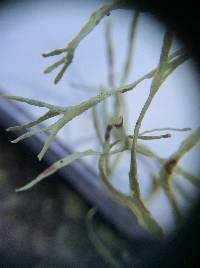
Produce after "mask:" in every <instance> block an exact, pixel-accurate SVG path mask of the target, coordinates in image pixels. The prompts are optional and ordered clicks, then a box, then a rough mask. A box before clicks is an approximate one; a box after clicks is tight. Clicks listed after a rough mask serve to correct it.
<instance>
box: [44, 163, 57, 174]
mask: <svg viewBox="0 0 200 268" xmlns="http://www.w3.org/2000/svg"><path fill="white" fill-rule="evenodd" d="M55 171H56V166H55V165H52V166H50V167H49V168H47V169H46V170H45V171H44V172H42V175H44V176H46V175H48V174H50V173H53V172H55Z"/></svg>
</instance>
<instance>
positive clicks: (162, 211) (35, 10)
mask: <svg viewBox="0 0 200 268" xmlns="http://www.w3.org/2000/svg"><path fill="white" fill-rule="evenodd" d="M102 3H103V2H102V1H87V2H84V3H83V1H62V0H58V1H27V2H26V1H18V2H17V3H15V4H10V5H8V6H7V7H5V8H4V9H3V10H2V11H1V15H0V34H1V42H0V54H1V64H0V84H1V86H3V87H4V88H5V89H6V90H7V91H8V93H9V94H12V95H21V96H26V97H30V98H37V99H41V100H44V101H46V102H49V103H52V104H56V105H75V104H78V103H79V102H81V101H83V100H86V99H88V98H89V97H91V96H94V95H96V94H97V92H98V88H99V86H100V85H102V84H103V85H106V81H107V71H108V67H107V59H106V45H105V22H106V21H107V20H112V24H113V40H114V52H115V76H116V77H120V75H121V71H122V69H123V66H124V61H125V57H126V50H127V48H128V43H127V41H128V31H129V26H130V22H131V19H132V14H133V12H132V11H130V10H129V11H125V10H116V11H113V12H112V13H111V15H110V16H109V17H106V18H104V19H103V20H102V22H101V23H100V24H99V25H98V26H97V27H96V28H95V29H94V30H93V31H92V32H91V33H90V34H89V35H88V36H87V37H86V38H85V39H84V40H83V41H82V42H81V43H80V45H79V47H78V48H77V51H76V53H75V58H74V60H73V63H72V64H71V66H70V67H69V68H68V70H67V72H66V74H65V75H64V77H63V79H62V80H61V81H60V83H59V84H58V85H54V84H53V79H54V77H55V75H56V73H57V70H55V72H52V73H51V74H49V75H44V74H43V70H44V69H45V68H46V67H47V66H49V65H50V64H51V62H52V63H53V62H54V61H55V60H57V59H58V58H57V57H52V58H42V56H41V54H42V53H43V52H47V51H50V50H52V49H55V48H61V47H64V46H66V45H67V43H68V42H69V41H70V40H71V39H72V38H73V37H74V36H75V35H76V34H77V33H78V31H79V30H80V28H81V27H82V26H83V24H84V23H85V22H86V21H87V20H88V18H89V16H90V14H91V13H92V12H93V11H94V10H95V9H96V8H98V7H100V6H101V5H102ZM164 30H165V26H164V25H162V24H161V23H159V22H158V21H157V20H156V19H154V18H153V16H152V15H150V14H149V13H142V15H141V17H140V21H139V28H138V35H137V41H136V48H135V52H134V59H133V70H132V72H131V75H130V78H129V80H128V82H133V81H134V80H136V79H137V78H139V77H140V76H142V75H143V74H145V73H146V72H148V71H149V70H151V69H152V68H154V67H155V66H156V65H157V64H158V60H159V56H160V50H161V45H162V38H163V34H164ZM181 46H182V44H180V42H178V41H177V39H176V40H175V41H174V45H173V50H175V49H176V48H178V47H181ZM71 81H73V82H76V83H77V84H86V85H90V86H94V89H93V90H91V91H83V90H79V89H74V88H73V87H71V85H70V82H71ZM150 83H151V80H150V79H149V80H146V81H144V82H142V83H141V84H140V85H139V86H138V87H137V88H136V89H135V90H134V91H133V92H130V93H128V94H126V100H127V103H128V104H127V106H128V108H129V116H128V118H129V121H128V125H127V131H128V133H129V134H132V133H133V130H134V124H135V122H136V119H137V118H138V115H139V113H140V111H141V108H142V106H143V104H144V102H145V100H146V98H147V96H148V93H149V88H150ZM198 83H199V80H198V76H197V73H196V69H195V65H194V63H193V62H192V60H189V61H187V62H186V63H184V64H183V65H182V66H181V67H179V68H178V69H177V70H176V71H175V72H174V73H173V74H172V75H171V76H170V77H169V78H168V79H167V81H166V82H165V83H164V84H163V85H162V88H161V90H160V91H159V92H158V94H157V96H156V97H155V99H154V101H153V103H152V106H151V108H150V109H149V112H148V113H147V114H146V116H145V119H144V122H143V125H142V129H141V130H148V129H153V128H161V127H175V128H184V127H191V128H193V129H195V128H196V127H198V125H199V111H200V104H199V100H200V98H199V88H198ZM22 106H23V107H24V108H25V109H27V112H28V113H30V114H31V115H32V116H33V117H34V118H35V117H36V116H38V115H39V114H41V113H42V112H43V110H42V109H41V110H40V109H37V108H35V107H31V106H27V105H24V104H22ZM49 122H51V121H49ZM172 134H173V137H172V138H171V139H163V140H156V141H144V144H147V145H149V146H150V147H151V148H152V149H154V150H155V151H156V152H157V153H159V154H160V155H161V156H163V157H167V156H169V155H171V154H172V153H173V152H175V151H176V150H177V149H178V147H179V145H180V143H181V141H182V140H183V139H184V138H185V137H186V136H187V135H188V132H186V133H178V132H177V133H175V132H174V133H172ZM58 138H59V139H60V140H61V141H62V142H63V143H66V144H67V145H68V146H69V147H71V148H72V149H73V150H74V151H80V150H84V149H99V145H98V143H97V141H96V139H95V132H94V129H93V124H92V120H91V111H88V112H86V113H85V114H84V115H81V116H80V117H78V118H76V119H75V120H73V121H72V122H70V123H69V124H68V126H66V127H65V128H64V129H63V130H61V131H60V133H59V134H58ZM88 138H89V139H88ZM199 156H200V155H199V148H195V149H194V150H193V151H192V152H191V153H189V154H188V155H187V156H185V158H184V159H183V160H182V162H181V165H182V166H184V168H188V170H190V171H191V172H192V173H193V174H196V175H198V174H199V171H200V170H199V166H198V161H199ZM84 161H86V162H87V164H88V165H90V166H91V168H93V169H94V168H95V169H96V171H98V170H97V159H96V158H93V159H92V158H87V159H85V160H84ZM129 162H130V155H129V154H125V155H124V157H123V159H122V161H121V164H120V168H119V169H118V171H117V173H116V175H115V179H114V182H113V183H114V184H115V186H116V187H118V188H120V189H121V190H122V191H124V192H127V190H128V171H129V164H127V163H129ZM151 165H152V163H151ZM153 168H154V170H156V167H155V166H154V165H153ZM139 177H140V179H141V180H140V184H141V189H142V192H143V193H144V195H145V194H146V193H147V192H148V189H149V187H150V183H151V180H150V178H149V166H148V165H147V163H146V162H144V161H139ZM183 186H184V187H185V188H186V189H187V190H188V191H189V192H191V193H192V195H194V194H195V189H194V188H193V187H192V186H191V185H190V184H189V183H186V182H185V181H184V184H183ZM180 203H181V206H182V207H183V208H187V206H188V204H186V203H185V202H184V200H183V199H181V200H180ZM150 208H151V211H152V213H153V215H154V216H155V217H156V218H157V219H158V220H159V222H160V223H161V225H162V226H163V227H164V228H165V229H168V230H169V229H170V227H171V226H173V218H172V215H171V210H170V208H169V206H168V203H167V200H166V198H165V196H164V195H163V194H160V195H159V197H158V198H157V199H156V201H155V202H153V203H152V205H151V206H150Z"/></svg>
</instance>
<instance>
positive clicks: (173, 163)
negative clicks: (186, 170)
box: [165, 159, 178, 175]
mask: <svg viewBox="0 0 200 268" xmlns="http://www.w3.org/2000/svg"><path fill="white" fill-rule="evenodd" d="M177 162H178V161H177V160H176V159H170V160H169V161H167V163H166V164H165V170H166V172H167V174H169V175H171V174H172V171H173V169H174V167H175V166H176V164H177Z"/></svg>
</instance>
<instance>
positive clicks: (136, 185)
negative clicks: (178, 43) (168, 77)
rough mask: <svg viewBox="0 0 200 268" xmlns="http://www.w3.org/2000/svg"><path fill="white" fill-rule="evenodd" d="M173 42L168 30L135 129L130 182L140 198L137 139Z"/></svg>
mask: <svg viewBox="0 0 200 268" xmlns="http://www.w3.org/2000/svg"><path fill="white" fill-rule="evenodd" d="M172 40H173V33H172V32H171V31H170V30H167V31H166V33H165V36H164V40H163V48H162V52H161V56H160V62H159V65H158V69H157V71H156V73H155V77H154V79H153V81H152V84H151V88H150V94H149V97H148V98H147V100H146V102H145V104H144V106H143V108H142V111H141V113H140V115H139V118H138V120H137V122H136V125H135V129H134V137H133V143H132V149H131V164H130V173H129V181H130V187H131V190H132V193H133V195H136V196H140V187H139V182H138V174H137V159H136V147H137V139H138V136H139V131H140V127H141V124H142V121H143V118H144V116H145V114H146V112H147V110H148V108H149V106H150V105H151V102H152V100H153V98H154V96H155V94H156V93H157V91H158V90H159V88H160V85H161V83H162V76H163V73H164V71H165V70H166V63H167V61H168V55H169V51H170V48H171V44H172Z"/></svg>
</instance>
